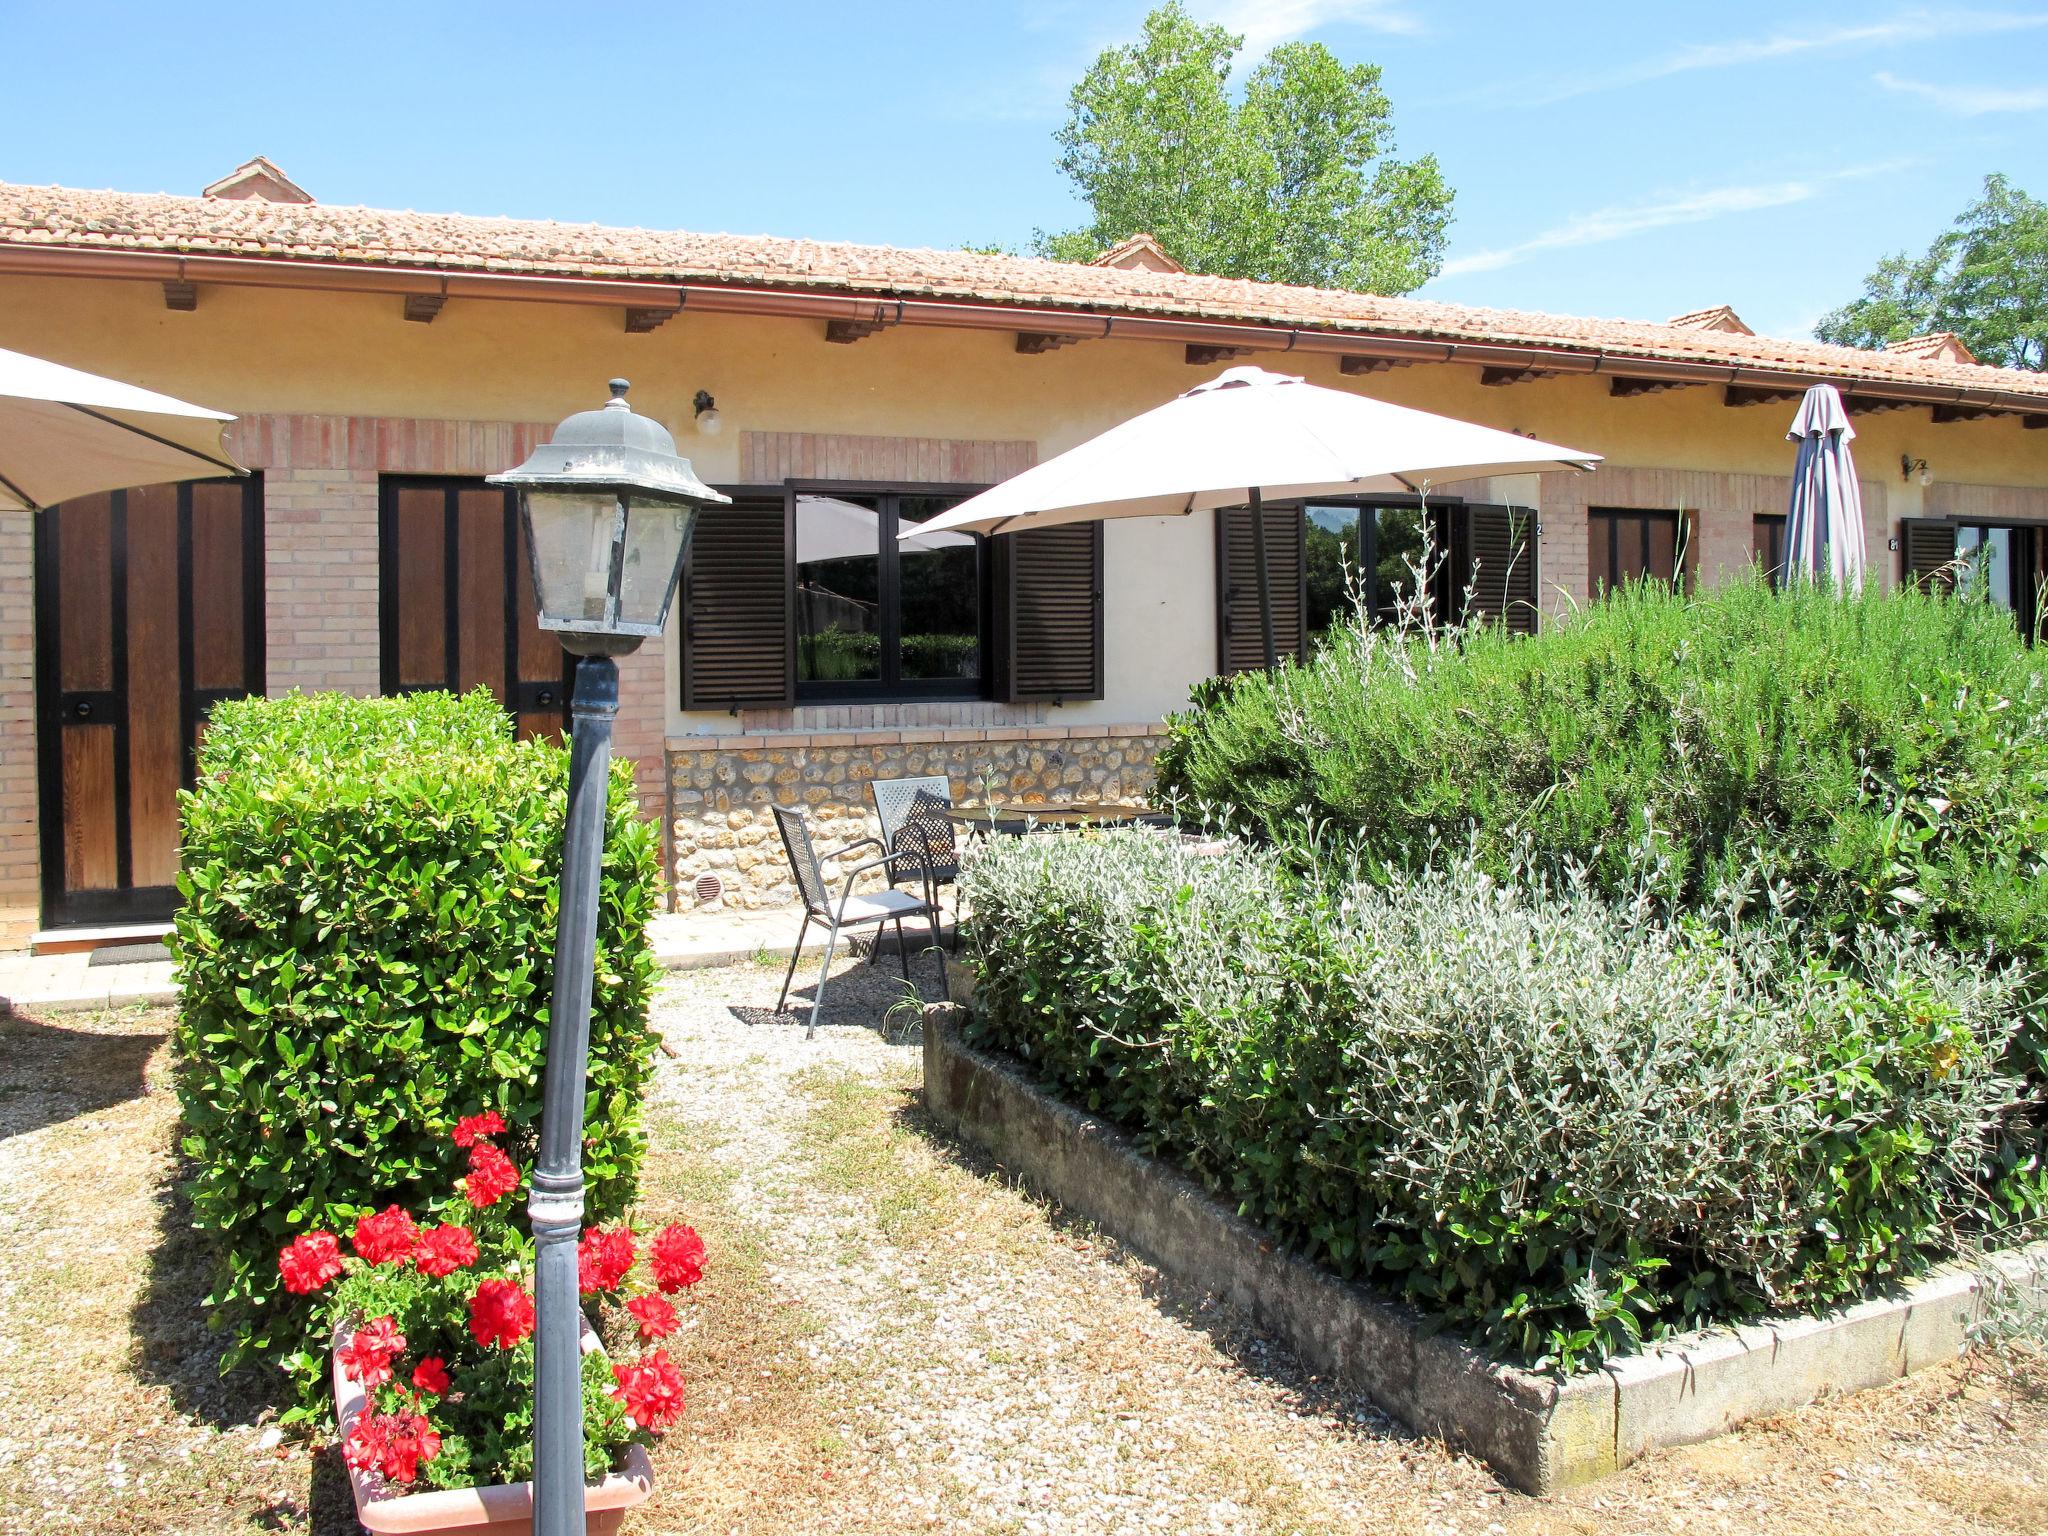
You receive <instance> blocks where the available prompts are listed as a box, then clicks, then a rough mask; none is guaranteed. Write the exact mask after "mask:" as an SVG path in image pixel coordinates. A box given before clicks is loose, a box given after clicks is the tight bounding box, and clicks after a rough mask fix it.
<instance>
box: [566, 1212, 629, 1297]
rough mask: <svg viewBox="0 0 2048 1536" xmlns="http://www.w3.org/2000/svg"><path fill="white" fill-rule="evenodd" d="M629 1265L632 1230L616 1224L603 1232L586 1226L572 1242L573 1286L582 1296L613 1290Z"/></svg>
mask: <svg viewBox="0 0 2048 1536" xmlns="http://www.w3.org/2000/svg"><path fill="white" fill-rule="evenodd" d="M632 1267H633V1231H632V1228H630V1227H625V1226H618V1227H613V1228H612V1229H611V1230H609V1231H607V1230H605V1228H603V1227H589V1228H586V1229H585V1231H584V1233H583V1241H582V1242H580V1243H578V1244H577V1245H576V1289H577V1290H579V1291H581V1292H582V1293H583V1294H584V1295H586V1296H589V1295H593V1294H595V1293H596V1292H598V1291H616V1290H617V1289H618V1288H619V1282H620V1281H622V1280H624V1279H625V1278H626V1271H627V1270H629V1269H631V1268H632Z"/></svg>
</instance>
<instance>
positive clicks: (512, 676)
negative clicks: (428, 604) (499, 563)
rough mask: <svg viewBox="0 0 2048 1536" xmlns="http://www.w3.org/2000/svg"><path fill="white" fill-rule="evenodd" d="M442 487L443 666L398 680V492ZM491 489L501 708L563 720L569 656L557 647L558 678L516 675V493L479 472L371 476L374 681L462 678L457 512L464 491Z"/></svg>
mask: <svg viewBox="0 0 2048 1536" xmlns="http://www.w3.org/2000/svg"><path fill="white" fill-rule="evenodd" d="M423 490H424V491H439V492H440V493H441V537H442V540H443V543H442V546H441V547H442V556H441V635H442V652H441V654H442V660H443V673H442V678H441V680H440V681H438V682H431V683H404V682H400V681H399V667H398V662H399V657H398V602H399V595H398V494H399V492H400V491H423ZM480 490H481V491H490V492H491V493H492V494H493V495H497V496H501V497H503V498H504V503H505V514H504V515H505V534H504V545H503V547H504V551H505V584H504V592H505V639H504V657H505V675H504V677H503V678H501V679H500V683H501V685H502V686H501V687H500V689H499V691H498V697H499V698H500V700H501V701H502V702H503V703H504V705H505V710H506V713H508V714H510V715H513V716H515V717H516V716H519V715H539V714H549V713H553V714H555V715H558V716H560V717H561V719H562V721H563V724H564V725H565V726H566V725H567V723H568V718H569V716H568V703H569V685H570V678H571V674H572V672H573V671H574V669H575V658H574V657H572V656H570V655H569V654H568V652H566V651H564V652H563V653H562V679H561V683H560V684H559V685H556V684H555V683H553V682H522V681H520V677H519V562H520V559H521V558H522V553H523V550H524V548H525V534H524V532H523V530H522V529H521V528H520V526H519V497H518V493H517V492H514V491H500V490H498V489H497V488H496V487H493V486H488V485H485V484H484V483H483V481H482V480H479V479H476V478H474V477H469V476H462V475H385V476H383V477H382V478H381V479H380V480H379V481H378V483H377V633H378V645H377V687H378V691H379V692H381V693H384V694H386V695H393V694H400V693H426V692H430V691H432V690H434V689H437V688H442V689H446V690H447V691H448V692H450V693H459V692H461V682H462V620H461V601H460V598H461V580H462V516H461V511H460V508H461V501H460V496H461V493H462V492H464V491H480Z"/></svg>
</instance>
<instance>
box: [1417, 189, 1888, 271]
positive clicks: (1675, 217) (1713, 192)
mask: <svg viewBox="0 0 2048 1536" xmlns="http://www.w3.org/2000/svg"><path fill="white" fill-rule="evenodd" d="M1903 164H1904V162H1901V161H1889V162H1887V163H1885V164H1883V165H1865V166H1855V167H1852V168H1850V169H1848V170H1843V171H1835V172H1832V173H1831V174H1829V175H1826V176H1816V177H1812V178H1809V179H1805V180H1796V181H1772V182H1757V183H1752V184H1749V185H1747V186H1734V187H1715V188H1712V189H1710V190H1708V191H1705V192H1687V193H1682V194H1679V195H1677V196H1672V197H1662V198H1657V199H1654V200H1651V201H1647V202H1639V203H1627V204H1622V205H1619V206H1616V207H1611V208H1601V209H1598V210H1596V211H1594V212H1592V213H1586V214H1580V215H1578V216H1577V217H1575V218H1571V219H1567V220H1566V221H1565V222H1564V223H1562V224H1559V225H1557V226H1555V227H1554V228H1551V229H1546V230H1544V231H1543V232H1542V233H1541V234H1537V235H1532V236H1531V237H1530V238H1529V239H1527V240H1522V241H1518V242H1517V243H1516V244H1514V245H1504V246H1499V247H1496V248H1495V249H1493V250H1490V251H1474V252H1473V253H1472V254H1471V255H1469V256H1457V257H1453V258H1452V259H1451V260H1449V261H1447V262H1445V263H1444V267H1443V271H1442V272H1441V273H1440V274H1439V275H1440V276H1442V277H1458V276H1461V275H1463V274H1465V273H1468V272H1497V271H1499V270H1500V269H1501V268H1502V267H1511V266H1514V265H1515V264H1516V263H1518V262H1521V261H1525V260H1527V259H1528V258H1529V257H1531V256H1535V255H1539V254H1541V253H1542V252H1544V251H1560V250H1566V249H1569V248H1571V247H1573V246H1580V245H1601V244H1604V243H1606V242H1607V241H1609V240H1621V239H1625V238H1627V237H1628V236H1630V235H1639V234H1642V233H1643V232H1644V231H1646V230H1652V229H1665V228H1668V227H1669V226H1671V225H1673V224H1704V223H1706V222H1707V221H1708V220H1710V219H1718V218H1721V217H1723V216H1724V215H1727V214H1731V213H1753V212H1755V211H1757V210H1758V209H1762V208H1783V207H1787V206H1789V205H1790V204H1793V203H1804V202H1810V201H1812V200H1813V199H1814V198H1816V197H1818V196H1820V195H1821V193H1822V191H1823V190H1824V189H1825V188H1826V187H1827V186H1828V185H1829V184H1830V183H1831V182H1837V181H1850V180H1855V179H1857V178H1860V177H1864V176H1876V175H1880V174H1882V173H1884V172H1888V171H1895V170H1899V169H1901V168H1902V167H1903Z"/></svg>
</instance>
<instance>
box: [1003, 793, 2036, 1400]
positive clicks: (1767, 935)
mask: <svg viewBox="0 0 2048 1536" xmlns="http://www.w3.org/2000/svg"><path fill="white" fill-rule="evenodd" d="M1554 868H1555V867H1554V866H1549V865H1545V864H1542V863H1540V862H1532V861H1531V860H1530V859H1529V858H1528V857H1527V856H1526V855H1521V854H1513V853H1511V854H1510V855H1509V856H1508V858H1507V859H1506V860H1505V865H1504V867H1503V868H1501V869H1499V870H1498V871H1496V870H1495V869H1494V868H1493V867H1491V862H1490V861H1489V860H1488V859H1487V857H1485V855H1484V854H1483V853H1482V854H1474V853H1466V854H1462V855H1459V856H1455V857H1449V858H1446V857H1442V856H1441V855H1440V854H1439V856H1436V857H1434V858H1431V859H1427V860H1421V861H1418V863H1417V866H1416V867H1415V868H1414V869H1413V870H1404V869H1401V868H1398V867H1392V866H1381V867H1379V868H1377V869H1374V870H1372V871H1371V872H1370V874H1371V878H1366V877H1365V876H1366V872H1365V871H1363V870H1360V869H1355V868H1341V869H1339V868H1331V867H1329V866H1327V865H1326V866H1325V867H1323V868H1322V869H1321V870H1320V871H1319V872H1317V873H1316V874H1314V875H1312V876H1311V877H1310V878H1307V879H1305V880H1304V879H1297V878H1296V877H1294V876H1293V875H1290V874H1289V873H1288V872H1287V871H1286V870H1285V869H1284V868H1283V860H1282V859H1281V858H1280V856H1279V855H1277V854H1274V853H1271V852H1254V851H1246V850H1243V849H1232V850H1231V851H1229V852H1226V853H1224V854H1222V855H1220V856H1200V855H1197V854H1195V853H1193V852H1192V851H1190V850H1189V849H1188V848H1187V847H1185V846H1183V845H1181V844H1179V843H1177V842H1175V841H1172V840H1168V839H1163V838H1159V837H1156V836H1148V835H1145V834H1141V833H1132V834H1099V835H1086V836H1073V837H1064V838H1057V839H1053V838H1044V839H1013V840H1002V839H998V840H995V841H993V842H992V843H990V844H989V845H988V846H986V847H985V848H983V849H981V850H980V851H979V852H978V853H977V854H976V856H975V857H974V858H973V859H972V861H971V862H970V865H969V867H968V869H967V870H966V871H965V873H964V875H963V882H964V886H965V891H966V895H967V898H968V900H969V902H970V903H971V905H972V907H973V910H974V913H975V920H974V923H973V925H972V927H971V930H970V935H969V940H968V942H969V945H970V952H971V956H972V958H973V960H974V961H975V962H976V964H977V966H978V969H979V971H980V974H981V981H980V988H979V991H978V993H977V1000H976V1017H975V1021H974V1024H973V1025H972V1026H971V1028H972V1030H973V1032H974V1034H975V1036H976V1038H978V1039H979V1040H980V1041H982V1042H983V1043H986V1044H989V1045H992V1046H995V1047H998V1048H1001V1049H1005V1050H1007V1051H1010V1052H1012V1053H1013V1054H1015V1055H1017V1056H1019V1057H1022V1058H1023V1059H1024V1060H1026V1061H1027V1062H1028V1063H1030V1064H1031V1066H1032V1067H1033V1068H1034V1069H1035V1070H1036V1071H1037V1072H1038V1073H1039V1074H1040V1075H1041V1076H1042V1077H1043V1078H1044V1079H1045V1080H1046V1081H1047V1082H1048V1083H1049V1084H1050V1085H1051V1086H1052V1087H1053V1088H1054V1089H1055V1090H1056V1091H1058V1092H1060V1093H1062V1094H1063V1095H1065V1096H1067V1097H1069V1098H1070V1099H1073V1100H1075V1101H1077V1102H1079V1103H1081V1104H1083V1105H1085V1106H1086V1107H1088V1108H1089V1109H1091V1110H1094V1111H1096V1112H1099V1113H1102V1114H1105V1115H1107V1116H1109V1117H1111V1118H1113V1119H1115V1120H1117V1121H1119V1122H1120V1123H1122V1124H1123V1125H1124V1126H1126V1127H1127V1128H1129V1129H1130V1130H1132V1131H1133V1132H1134V1133H1135V1134H1136V1135H1137V1136H1138V1137H1139V1138H1140V1139H1141V1140H1142V1141H1143V1142H1144V1143H1145V1144H1147V1145H1148V1146H1149V1147H1150V1148H1151V1149H1152V1150H1154V1151H1156V1152H1158V1153H1160V1154H1162V1155H1164V1156H1166V1157H1168V1158H1170V1159H1172V1160H1174V1161H1176V1162H1178V1163H1179V1164H1181V1165H1182V1166H1183V1167H1185V1168H1187V1169H1188V1170H1189V1171H1190V1172H1192V1173H1193V1174H1195V1175H1196V1176H1197V1177H1198V1178H1200V1179H1202V1180H1203V1181H1204V1182H1206V1183H1207V1184H1208V1185H1209V1186H1210V1187H1211V1188H1212V1189H1214V1190H1216V1191H1218V1192H1219V1193H1221V1194H1223V1195H1225V1196H1227V1197H1228V1198H1230V1199H1232V1200H1234V1201H1235V1202H1236V1203H1237V1204H1238V1206H1239V1208H1240V1209H1241V1210H1242V1211H1243V1212H1244V1213H1245V1214H1246V1215H1248V1216H1250V1217H1252V1218H1253V1219H1255V1220H1257V1221H1259V1222H1261V1223H1262V1224H1264V1225H1265V1226H1266V1227H1268V1228H1269V1229H1270V1230H1272V1231H1273V1232H1274V1233H1276V1234H1277V1235H1278V1236H1279V1237H1281V1238H1282V1239H1283V1240H1285V1241H1287V1242H1288V1243H1290V1244H1292V1245H1294V1246H1296V1247H1297V1248H1299V1249H1301V1250H1302V1251H1304V1252H1306V1253H1308V1254H1310V1255H1311V1256H1313V1257H1316V1258H1319V1259H1321V1260H1323V1261H1325V1262H1327V1263H1329V1264H1330V1265H1332V1266H1333V1267H1334V1268H1336V1269H1337V1270H1339V1271H1340V1272H1342V1273H1346V1274H1351V1275H1363V1276H1371V1277H1375V1278H1377V1279H1378V1280H1380V1281H1381V1282H1382V1283H1385V1284H1388V1285H1390V1286H1391V1287H1393V1288H1395V1289H1397V1290H1398V1291H1400V1292H1401V1293H1402V1294H1404V1295H1405V1296H1407V1297H1409V1298H1410V1299H1412V1300H1414V1301H1415V1302H1417V1303H1418V1304H1420V1305H1422V1306H1424V1307H1426V1308H1428V1309H1429V1310H1430V1311H1431V1312H1433V1313H1435V1314H1436V1315H1438V1316H1440V1317H1442V1318H1444V1319H1445V1320H1447V1321H1448V1322H1450V1323H1451V1324H1453V1325H1455V1326H1458V1327H1460V1328H1463V1329H1465V1330H1467V1331H1469V1332H1470V1333H1471V1334H1473V1335H1474V1336H1475V1337H1476V1338H1477V1339H1478V1340H1479V1341H1480V1342H1481V1343H1483V1344H1484V1345H1486V1346H1488V1347H1490V1348H1492V1349H1495V1350H1498V1351H1500V1352H1502V1353H1504V1354H1506V1355H1508V1356H1510V1357H1512V1358H1515V1359H1518V1360H1520V1361H1523V1362H1525V1363H1530V1364H1546V1365H1551V1366H1555V1367H1556V1368H1558V1369H1560V1370H1569V1369H1573V1368H1576V1367H1580V1366H1583V1365H1586V1364H1589V1363H1592V1362H1594V1361H1597V1360H1598V1359H1599V1358H1601V1357H1602V1356H1604V1355H1606V1354H1608V1353H1611V1352H1614V1351H1617V1350H1621V1349H1625V1348H1628V1347H1630V1346H1632V1345H1633V1344H1634V1343H1636V1342H1637V1341H1638V1340H1639V1339H1640V1338H1641V1337H1642V1336H1644V1335H1645V1334H1653V1333H1658V1332H1663V1331H1668V1330H1671V1329H1675V1328H1681V1327H1687V1326H1693V1325H1697V1324H1700V1323H1703V1322H1707V1321H1719V1320H1729V1319H1734V1318H1739V1317H1743V1316H1748V1315H1753V1314H1756V1313H1758V1312H1761V1311H1764V1310H1767V1309H1770V1308H1773V1307H1777V1306H1782V1305H1788V1304H1814V1303H1820V1302H1826V1301H1832V1300H1836V1299H1839V1298H1843V1297H1847V1296H1851V1295H1854V1294H1856V1293H1858V1292H1859V1291H1861V1290H1863V1289H1864V1288H1866V1287H1868V1286H1869V1285H1871V1284H1872V1283H1874V1282H1878V1281H1881V1280H1883V1279H1886V1278H1889V1277H1892V1276H1896V1275H1900V1274H1902V1273H1905V1272H1908V1271H1909V1270H1911V1269H1912V1268H1914V1267H1915V1266H1916V1265H1918V1264H1921V1263H1923V1262H1925V1261H1926V1260H1928V1259H1930V1258H1933V1257H1937V1256H1941V1255H1945V1254H1948V1253H1951V1252H1953V1251H1955V1249H1956V1246H1957V1244H1958V1242H1959V1241H1961V1240H1962V1239H1963V1237H1964V1235H1965V1234H1967V1233H1968V1232H1969V1231H1970V1230H1971V1229H1973V1228H1975V1227H1978V1226H1981V1225H1983V1224H1985V1223H1987V1222H1988V1221H1990V1220H1991V1219H1992V1216H1993V1206H1994V1196H1993V1185H1994V1182H1995V1180H1996V1179H1997V1178H1998V1176H1999V1173H2000V1170H2001V1169H2003V1168H2004V1167H2006V1166H2008V1165H2009V1164H2010V1162H2011V1160H2012V1153H2011V1149H2010V1148H2009V1147H2008V1146H2007V1145H2006V1142H2007V1140H2008V1138H2009V1136H2011V1135H2013V1134H2015V1133H2016V1129H2017V1128H2019V1127H2020V1124H2021V1121H2022V1119H2023V1116H2024V1107H2025V1106H2026V1104H2027V1102H2028V1090H2027V1089H2026V1087H2025V1085H2024V1084H2023V1083H2022V1081H2020V1080H2019V1079H2018V1078H2016V1077H2014V1076H2012V1075H2010V1073H2009V1072H2008V1071H2007V1069H2006V1063H2007V1061H2008V1054H2007V1053H2008V1047H2009V1044H2010V1041H2011V1039H2012V1037H2013V1035H2014V1033H2015V1031H2016V1030H2017V1028H2018V1027H2019V1022H2020V1017H2021V1009H2020V1003H2021V997H2022V993H2021V982H2020V978H2019V976H2018V974H2017V973H2016V972H2015V971H2014V970H2012V969H2010V968H1999V969H1993V968H1987V967H1986V966H1984V965H1983V964H1982V963H1981V962H1980V963H1976V964H1966V963H1963V962H1962V961H1959V960H1958V959H1956V958H1955V957H1952V956H1950V955H1947V954H1945V953H1944V952H1942V951H1940V950H1938V949H1935V948H1932V947H1930V946H1927V945H1925V944H1917V945H1916V944H1909V943H1905V942H1901V941H1900V940H1898V939H1896V938H1893V937H1891V936H1889V935H1887V934H1885V933H1884V932H1882V931H1875V930H1874V931H1872V932H1870V933H1867V934H1865V935H1862V936H1860V937H1859V938H1857V939H1856V940H1855V941H1854V943H1853V944H1852V945H1851V946H1849V947H1847V948H1845V949H1844V950H1843V951H1842V952H1841V953H1840V954H1839V955H1838V956H1837V957H1836V959H1835V960H1833V961H1831V960H1829V959H1827V958H1824V957H1821V956H1818V955H1815V954H1813V953H1810V952H1809V951H1807V950H1806V949H1805V948H1803V947H1802V946H1800V945H1798V944H1795V943H1792V942H1789V940H1788V934H1787V932H1786V930H1785V928H1784V927H1783V926H1782V925H1779V924H1776V923H1758V922H1748V923H1742V922H1732V921H1727V920H1715V921H1709V920H1707V919H1705V918H1703V917H1699V916H1695V915H1686V914H1683V913H1680V914H1678V915H1673V914H1672V913H1671V910H1670V908H1669V907H1668V905H1667V904H1665V903H1663V902H1661V901H1659V900H1657V899H1655V892H1654V891H1653V890H1652V889H1651V888H1650V884H1649V883H1648V882H1647V881H1639V882H1638V883H1637V885H1636V887H1635V888H1634V889H1633V891H1632V892H1629V893H1624V894H1623V895H1622V896H1621V897H1620V899H1617V898H1616V895H1615V893H1612V892H1605V891H1602V890H1599V889H1597V888H1596V886H1597V881H1596V880H1595V879H1594V878H1593V877H1591V876H1589V875H1587V874H1586V873H1584V872H1572V871H1570V870H1565V871H1564V872H1562V873H1556V872H1549V871H1552V870H1553V869H1554Z"/></svg>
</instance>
